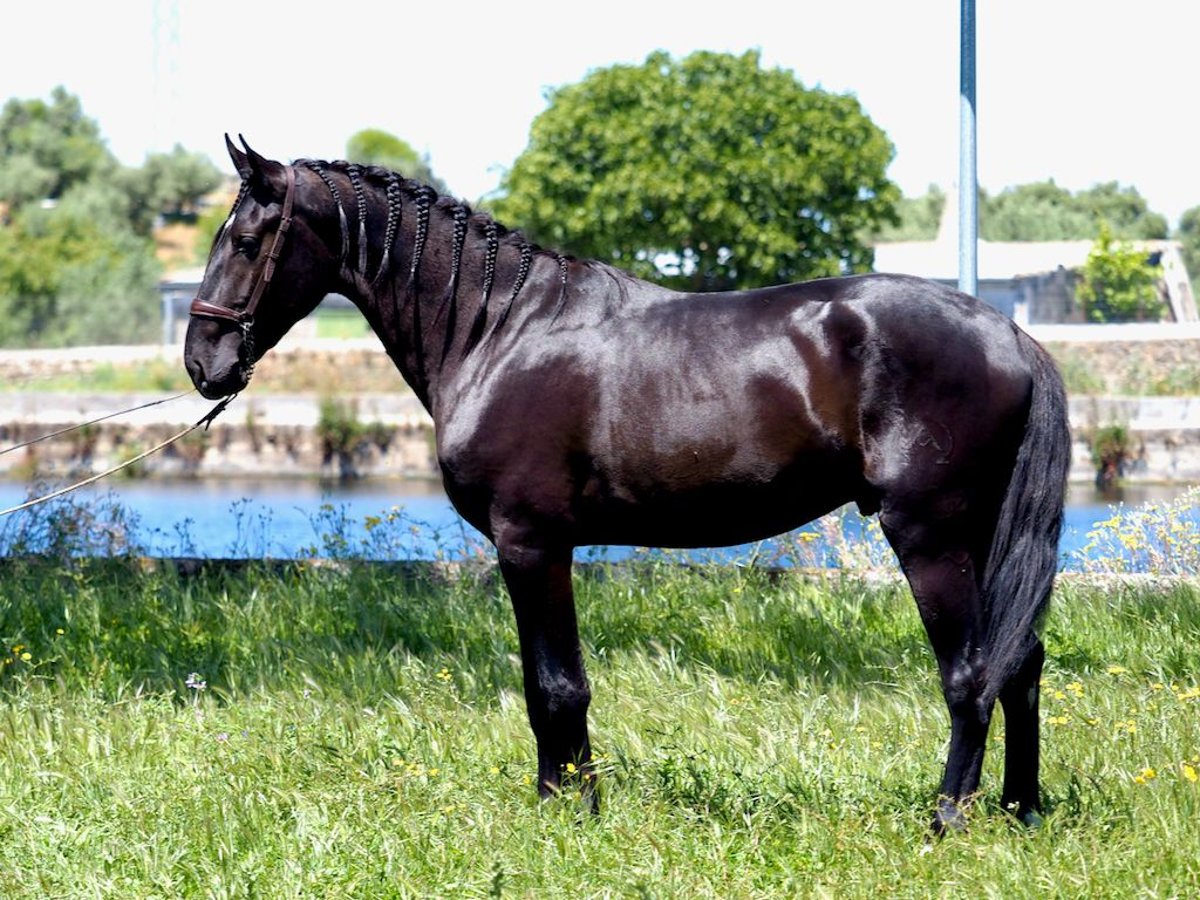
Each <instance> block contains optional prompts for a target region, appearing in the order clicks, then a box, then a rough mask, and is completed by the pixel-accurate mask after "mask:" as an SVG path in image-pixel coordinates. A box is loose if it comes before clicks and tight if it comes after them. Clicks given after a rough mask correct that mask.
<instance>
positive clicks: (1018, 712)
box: [1000, 641, 1046, 824]
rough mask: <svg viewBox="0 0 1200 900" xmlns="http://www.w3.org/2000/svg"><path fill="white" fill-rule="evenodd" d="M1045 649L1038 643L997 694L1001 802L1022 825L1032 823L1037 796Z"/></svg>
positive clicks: (1039, 804)
mask: <svg viewBox="0 0 1200 900" xmlns="http://www.w3.org/2000/svg"><path fill="white" fill-rule="evenodd" d="M1045 656H1046V654H1045V650H1044V649H1043V648H1042V643H1041V641H1039V642H1038V643H1037V645H1036V646H1035V647H1034V649H1033V650H1032V651H1031V652H1030V654H1029V656H1028V657H1026V659H1025V662H1024V664H1022V666H1021V668H1020V669H1019V670H1017V674H1016V675H1014V676H1013V677H1012V678H1011V679H1010V680H1009V682H1008V684H1006V685H1005V686H1004V689H1003V690H1002V691H1001V692H1000V705H1001V706H1002V707H1003V708H1004V790H1003V792H1002V794H1001V800H1000V802H1001V803H1002V804H1003V805H1004V808H1005V809H1007V810H1010V811H1011V812H1012V813H1013V814H1014V815H1016V816H1017V818H1019V819H1020V820H1021V821H1022V822H1025V823H1026V824H1035V823H1036V822H1037V821H1038V816H1037V813H1038V810H1039V809H1040V808H1041V801H1040V800H1039V796H1038V694H1039V683H1040V681H1041V677H1042V662H1043V660H1044V659H1045Z"/></svg>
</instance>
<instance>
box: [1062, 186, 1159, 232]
mask: <svg viewBox="0 0 1200 900" xmlns="http://www.w3.org/2000/svg"><path fill="white" fill-rule="evenodd" d="M1075 204H1076V205H1077V206H1078V207H1079V208H1080V209H1082V210H1084V211H1085V212H1087V213H1088V214H1089V215H1090V217H1091V226H1092V233H1095V229H1096V226H1097V225H1098V224H1099V223H1101V222H1105V223H1107V224H1108V226H1109V228H1110V229H1111V230H1112V233H1113V236H1114V237H1118V238H1124V239H1125V240H1131V241H1137V240H1157V239H1160V238H1165V237H1166V236H1167V234H1168V233H1169V229H1168V227H1167V218H1166V216H1164V215H1161V214H1160V213H1156V212H1153V211H1151V209H1150V207H1149V204H1147V203H1146V198H1145V197H1143V196H1142V195H1141V194H1139V193H1138V191H1137V188H1135V187H1121V186H1120V185H1119V184H1118V183H1117V182H1115V181H1107V182H1104V183H1102V184H1096V185H1093V186H1092V187H1090V188H1088V189H1087V190H1084V191H1080V192H1079V193H1077V194H1076V195H1075Z"/></svg>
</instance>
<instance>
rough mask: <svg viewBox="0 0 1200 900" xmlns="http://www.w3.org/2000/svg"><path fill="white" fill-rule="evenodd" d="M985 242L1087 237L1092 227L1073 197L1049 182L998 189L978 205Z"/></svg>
mask: <svg viewBox="0 0 1200 900" xmlns="http://www.w3.org/2000/svg"><path fill="white" fill-rule="evenodd" d="M979 232H980V237H982V238H983V239H984V240H986V241H1059V240H1067V239H1071V238H1085V237H1091V236H1093V235H1094V234H1095V233H1096V226H1095V223H1094V222H1093V221H1091V219H1090V218H1089V217H1088V214H1087V213H1086V212H1085V211H1083V210H1082V209H1080V208H1079V206H1078V204H1077V203H1076V202H1075V198H1074V196H1072V194H1071V192H1070V191H1068V190H1067V189H1066V188H1064V187H1060V186H1059V185H1057V184H1055V183H1054V181H1053V179H1051V180H1049V181H1039V182H1034V183H1033V184H1020V185H1016V186H1015V187H1009V188H1005V189H1004V190H1002V191H1001V192H1000V193H999V194H997V195H996V196H994V197H989V198H987V199H985V200H984V202H983V203H982V204H981V205H980V213H979Z"/></svg>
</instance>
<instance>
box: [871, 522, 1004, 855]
mask: <svg viewBox="0 0 1200 900" xmlns="http://www.w3.org/2000/svg"><path fill="white" fill-rule="evenodd" d="M962 518H965V517H958V516H952V517H947V518H935V517H934V516H933V515H931V514H930V513H929V512H928V511H927V510H922V511H919V512H910V511H908V510H905V509H902V508H897V507H896V506H895V505H891V504H888V503H887V502H885V503H884V508H883V512H882V515H881V516H880V522H881V524H882V526H883V530H884V534H885V535H886V536H887V538H888V541H889V542H890V543H891V545H892V547H893V549H894V550H895V551H896V555H897V556H898V557H899V559H900V565H901V567H902V569H903V570H904V574H905V576H906V577H907V579H908V583H909V585H910V586H911V587H912V592H913V597H914V598H915V599H916V602H917V608H918V609H919V610H920V613H921V620H922V621H923V622H924V624H925V631H926V633H927V634H928V635H929V641H930V643H931V644H932V645H933V651H934V654H935V655H936V656H937V663H938V670H939V672H940V674H941V678H942V693H943V695H944V696H945V699H946V706H947V707H948V708H949V710H950V750H949V753H948V755H947V758H946V768H945V771H944V773H943V775H942V784H941V790H940V792H939V794H940V795H939V800H938V808H937V812H936V814H935V817H934V823H933V824H934V829H935V830H937V831H939V832H941V831H945V830H946V829H958V828H962V827H964V825H965V824H966V820H965V815H964V807H965V806H966V804H967V803H968V802H969V801H970V799H971V797H972V796H973V795H974V793H975V792H976V790H977V789H978V787H979V777H980V772H981V771H982V768H983V754H984V748H985V745H986V742H987V733H988V726H989V724H990V722H991V714H992V704H991V703H990V702H984V700H983V699H982V688H983V679H982V675H983V665H984V660H983V658H982V650H981V643H982V638H983V635H982V628H983V610H982V602H981V599H980V592H979V584H978V578H977V576H976V569H977V566H982V565H983V562H982V561H980V560H977V559H976V557H977V556H978V553H977V552H974V553H973V552H972V549H971V548H970V546H969V545H970V543H971V541H970V535H971V533H972V530H971V528H970V527H969V526H970V523H969V522H966V521H962Z"/></svg>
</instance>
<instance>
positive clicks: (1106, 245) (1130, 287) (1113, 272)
mask: <svg viewBox="0 0 1200 900" xmlns="http://www.w3.org/2000/svg"><path fill="white" fill-rule="evenodd" d="M1161 278H1162V269H1161V267H1160V266H1157V265H1153V264H1152V263H1151V262H1150V260H1149V259H1148V258H1147V256H1146V253H1145V252H1144V251H1141V250H1136V249H1134V248H1133V247H1132V246H1131V245H1130V244H1129V243H1127V242H1125V241H1118V240H1117V239H1115V238H1114V237H1113V234H1112V230H1111V229H1110V228H1109V227H1108V224H1107V223H1102V224H1101V226H1100V235H1099V236H1098V237H1097V238H1096V242H1095V244H1094V245H1093V247H1092V251H1091V253H1089V254H1088V258H1087V262H1086V263H1084V265H1083V268H1082V269H1081V270H1080V280H1079V285H1078V287H1077V288H1076V291H1075V293H1076V296H1077V297H1078V298H1079V300H1080V301H1081V302H1082V303H1083V307H1084V309H1085V310H1086V312H1087V317H1088V318H1089V319H1091V320H1092V321H1093V322H1156V321H1158V320H1159V319H1160V318H1162V314H1163V311H1164V309H1165V308H1166V303H1165V302H1164V301H1163V298H1162V295H1161V294H1160V293H1159V289H1158V285H1159V281H1160V280H1161Z"/></svg>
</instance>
